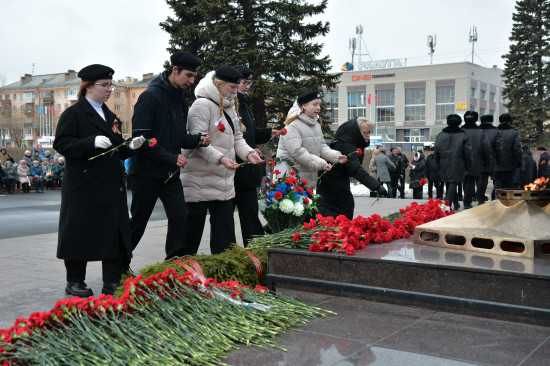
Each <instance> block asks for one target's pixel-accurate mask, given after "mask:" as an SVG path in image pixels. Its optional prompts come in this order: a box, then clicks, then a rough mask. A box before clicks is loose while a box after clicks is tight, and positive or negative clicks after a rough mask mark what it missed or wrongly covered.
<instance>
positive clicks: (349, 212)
mask: <svg viewBox="0 0 550 366" xmlns="http://www.w3.org/2000/svg"><path fill="white" fill-rule="evenodd" d="M373 128H374V123H372V122H369V121H367V119H366V118H364V117H358V118H352V119H350V120H349V121H346V122H344V123H342V124H341V125H340V126H339V127H338V129H337V130H336V133H335V135H334V138H335V140H334V142H332V143H331V144H330V147H331V148H332V149H334V150H338V151H340V152H341V153H342V155H346V156H347V157H348V162H347V163H345V164H335V165H334V166H333V167H332V169H331V170H329V171H328V172H327V173H326V174H325V175H323V177H321V179H320V180H319V183H318V185H317V193H318V194H319V195H320V196H321V199H320V203H319V204H318V208H319V212H320V213H321V215H323V216H333V217H337V216H339V215H344V216H346V217H347V218H348V219H350V220H352V219H353V210H354V208H355V200H354V199H353V195H352V194H351V190H350V180H349V178H350V177H353V178H355V179H357V180H358V181H359V183H361V184H363V185H365V186H366V187H367V188H368V189H370V190H374V191H377V192H378V193H379V194H380V195H381V196H387V194H388V192H387V191H386V189H385V188H384V186H382V183H380V182H379V181H378V180H377V179H375V178H373V177H371V176H370V175H369V173H367V172H366V171H365V169H363V166H362V163H363V156H364V155H363V154H361V155H359V154H356V153H354V152H355V151H357V148H360V149H361V150H364V149H365V148H366V147H367V146H369V144H370V131H372V129H373Z"/></svg>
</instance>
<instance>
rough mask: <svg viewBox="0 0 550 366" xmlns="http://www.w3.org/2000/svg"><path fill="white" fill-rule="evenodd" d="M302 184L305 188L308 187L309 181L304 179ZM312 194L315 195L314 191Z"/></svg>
mask: <svg viewBox="0 0 550 366" xmlns="http://www.w3.org/2000/svg"><path fill="white" fill-rule="evenodd" d="M302 184H303V185H304V186H307V185H308V184H309V183H308V182H307V180H305V179H302ZM308 193H309V192H308ZM312 194H313V191H312Z"/></svg>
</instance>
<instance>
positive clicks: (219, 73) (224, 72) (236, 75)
mask: <svg viewBox="0 0 550 366" xmlns="http://www.w3.org/2000/svg"><path fill="white" fill-rule="evenodd" d="M242 78H243V74H241V73H240V72H238V71H237V70H236V69H235V68H233V67H231V66H220V67H218V68H217V69H216V79H220V80H223V81H226V82H228V83H233V84H238V83H239V81H240V80H241V79H242Z"/></svg>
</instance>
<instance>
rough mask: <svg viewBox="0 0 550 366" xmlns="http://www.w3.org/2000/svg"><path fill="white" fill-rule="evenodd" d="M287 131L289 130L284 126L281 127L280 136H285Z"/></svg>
mask: <svg viewBox="0 0 550 366" xmlns="http://www.w3.org/2000/svg"><path fill="white" fill-rule="evenodd" d="M287 132H288V131H287V130H286V128H284V127H283V128H281V129H280V130H279V135H280V136H284V135H286V134H287Z"/></svg>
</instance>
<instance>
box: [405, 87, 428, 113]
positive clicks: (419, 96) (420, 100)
mask: <svg viewBox="0 0 550 366" xmlns="http://www.w3.org/2000/svg"><path fill="white" fill-rule="evenodd" d="M425 120H426V88H405V121H425Z"/></svg>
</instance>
